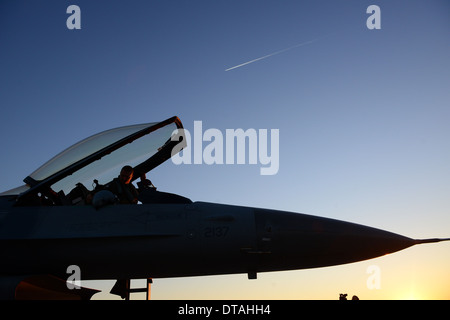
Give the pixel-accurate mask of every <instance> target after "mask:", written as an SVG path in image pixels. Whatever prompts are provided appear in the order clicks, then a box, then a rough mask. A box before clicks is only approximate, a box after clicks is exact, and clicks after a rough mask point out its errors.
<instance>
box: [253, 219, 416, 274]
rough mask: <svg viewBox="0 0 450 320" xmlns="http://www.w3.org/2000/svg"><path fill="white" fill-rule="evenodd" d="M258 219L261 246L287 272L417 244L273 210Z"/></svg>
mask: <svg viewBox="0 0 450 320" xmlns="http://www.w3.org/2000/svg"><path fill="white" fill-rule="evenodd" d="M272 213H275V212H272ZM255 215H256V221H257V229H258V230H259V235H258V236H259V237H260V238H261V237H262V238H263V239H265V240H266V241H265V242H262V241H261V242H260V245H261V246H265V248H264V249H265V250H266V251H270V253H271V257H272V258H271V260H274V261H279V262H280V263H284V264H285V265H284V266H283V267H284V268H286V267H288V265H289V268H291V269H296V268H297V269H298V268H313V267H323V266H331V265H337V264H343V263H350V262H356V261H361V260H366V259H371V258H375V257H378V256H382V255H385V254H388V253H392V252H395V251H399V250H402V249H405V248H407V247H409V246H412V245H414V244H416V242H415V240H413V239H410V238H407V237H404V236H401V235H398V234H395V233H392V232H388V231H384V230H380V229H376V228H371V227H367V226H363V225H359V224H354V223H349V222H344V221H339V220H334V219H328V218H322V217H316V216H311V215H305V214H296V213H289V212H279V211H276V213H275V214H271V212H270V210H261V211H258V212H255ZM268 230H270V234H269V232H268ZM267 239H270V242H269V244H268V241H267ZM269 246H270V249H269Z"/></svg>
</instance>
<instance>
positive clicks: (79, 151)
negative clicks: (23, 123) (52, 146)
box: [5, 117, 185, 198]
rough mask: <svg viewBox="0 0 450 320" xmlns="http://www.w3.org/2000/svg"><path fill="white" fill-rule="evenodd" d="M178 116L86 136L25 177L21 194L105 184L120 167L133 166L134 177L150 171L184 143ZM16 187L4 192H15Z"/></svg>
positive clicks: (65, 190) (116, 174)
mask: <svg viewBox="0 0 450 320" xmlns="http://www.w3.org/2000/svg"><path fill="white" fill-rule="evenodd" d="M182 128H183V125H182V123H181V121H180V119H179V118H178V117H172V118H170V119H167V120H165V121H162V122H155V123H146V124H139V125H131V126H125V127H120V128H115V129H111V130H107V131H103V132H100V133H98V134H95V135H93V136H91V137H89V138H86V139H84V140H82V141H80V142H78V143H76V144H74V145H73V146H71V147H69V148H67V149H66V150H64V151H63V152H61V153H59V154H58V155H56V156H55V157H53V158H52V159H50V160H49V161H48V162H46V163H45V164H44V165H42V166H41V167H40V168H38V169H37V170H36V171H34V172H33V173H31V174H30V175H29V176H28V177H26V178H25V179H24V182H25V183H26V184H27V186H28V188H27V189H24V188H23V187H22V188H17V189H14V190H17V191H16V192H19V191H20V193H21V194H20V196H19V198H20V197H24V196H26V195H29V194H30V193H33V194H35V193H38V192H42V191H43V190H48V189H49V188H50V187H51V189H52V190H54V191H55V192H60V191H63V192H64V193H68V192H69V191H70V190H71V189H73V188H74V187H75V185H76V184H77V183H82V184H84V185H86V186H90V184H91V183H92V181H93V180H94V179H95V180H98V181H99V183H100V184H106V183H108V182H110V181H111V180H112V179H113V178H115V177H117V176H118V174H119V172H120V169H121V167H123V166H124V165H130V166H132V167H133V168H134V171H135V174H134V177H133V180H135V179H138V178H139V177H140V176H141V175H143V174H145V173H147V172H149V171H150V170H152V169H153V168H155V167H157V166H158V165H160V164H161V163H163V162H164V161H166V160H167V159H169V158H170V157H171V156H172V152H173V150H174V151H175V152H179V151H180V150H181V149H182V148H183V147H184V146H185V139H183V138H181V137H182V130H179V131H177V129H182ZM14 190H10V191H9V192H5V194H10V195H11V194H13V193H12V192H13V191H14Z"/></svg>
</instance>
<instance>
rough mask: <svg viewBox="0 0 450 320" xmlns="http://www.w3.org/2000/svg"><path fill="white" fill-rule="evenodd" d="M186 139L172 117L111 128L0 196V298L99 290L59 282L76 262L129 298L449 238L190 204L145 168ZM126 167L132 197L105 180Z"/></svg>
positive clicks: (84, 295) (77, 295)
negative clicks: (141, 289)
mask: <svg viewBox="0 0 450 320" xmlns="http://www.w3.org/2000/svg"><path fill="white" fill-rule="evenodd" d="M185 146H186V144H185V139H183V125H182V123H181V121H180V119H179V118H178V117H172V118H170V119H167V120H165V121H162V122H158V123H147V124H140V125H132V126H126V127H120V128H116V129H112V130H107V131H104V132H101V133H98V134H96V135H94V136H91V137H89V138H87V139H85V140H83V141H81V142H79V143H77V144H75V145H73V146H71V147H69V148H68V149H66V150H64V151H63V152H61V153H60V154H58V155H57V156H55V157H54V158H52V159H51V160H50V161H48V162H47V163H45V164H44V165H42V166H41V167H40V168H39V169H37V170H36V171H34V172H33V173H31V174H30V175H29V176H27V177H26V178H25V179H24V182H25V185H23V186H22V187H19V188H16V189H13V190H10V191H6V192H3V193H1V194H0V257H1V261H0V298H1V299H90V298H91V297H92V295H93V294H95V293H97V292H98V291H97V290H93V289H89V288H80V287H77V286H75V288H74V286H72V287H71V286H69V285H68V282H66V280H67V278H68V268H69V267H71V266H76V267H77V268H79V270H80V271H81V273H80V275H81V279H80V280H102V279H116V280H118V281H117V283H116V285H115V286H114V287H113V289H112V290H111V293H114V294H118V295H120V296H121V297H123V298H128V297H129V293H130V292H131V290H132V289H130V288H129V283H130V282H129V281H130V279H155V278H168V277H186V276H204V275H220V274H238V273H243V274H248V277H249V279H255V278H256V277H257V274H258V273H260V272H269V271H283V270H294V269H305V268H318V267H325V266H333V265H339V264H345V263H351V262H356V261H361V260H366V259H371V258H375V257H379V256H382V255H385V254H388V253H393V252H396V251H399V250H402V249H405V248H408V247H410V246H413V245H416V244H420V243H428V242H438V241H443V240H450V239H424V240H415V239H411V238H408V237H404V236H401V235H398V234H394V233H391V232H387V231H384V230H379V229H375V228H371V227H367V226H363V225H358V224H354V223H350V222H344V221H339V220H334V219H329V218H322V217H317V216H312V215H306V214H300V213H292V212H283V211H277V210H268V209H260V208H251V207H242V206H233V205H223V204H215V203H205V202H192V201H191V200H190V199H188V198H185V197H183V196H180V195H176V194H173V193H165V192H160V191H157V190H155V188H152V186H151V185H149V183H148V182H149V181H147V180H146V179H145V175H146V174H147V173H148V172H150V171H151V170H152V169H154V168H155V167H157V166H158V165H160V164H161V163H163V162H164V161H166V160H168V159H170V158H171V156H172V155H174V154H175V153H177V152H179V151H181V150H182V149H183V147H185ZM125 165H129V166H131V167H132V169H133V175H132V176H130V177H129V178H130V179H129V181H128V182H129V183H132V182H133V181H136V182H138V181H137V179H141V181H140V182H138V184H140V186H139V189H138V200H139V202H138V204H135V203H131V202H130V203H120V201H118V200H117V198H118V195H117V194H114V193H113V192H112V191H111V189H110V188H108V186H110V185H111V184H113V183H114V181H115V180H114V178H115V177H117V175H118V173H119V172H120V171H121V168H123V167H124V166H125ZM93 182H94V183H93ZM91 185H92V189H90V188H89V187H90V186H91ZM148 283H151V281H148ZM149 286H150V285H148V287H149ZM147 289H148V288H147Z"/></svg>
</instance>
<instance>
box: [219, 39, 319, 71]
mask: <svg viewBox="0 0 450 320" xmlns="http://www.w3.org/2000/svg"><path fill="white" fill-rule="evenodd" d="M319 39H320V38H317V39H314V40H309V41H306V42H302V43H299V44H296V45H295V46H292V47H289V48H286V49H283V50H280V51H276V52H273V53H270V54H268V55H265V56H263V57H259V58H256V59H253V60H251V61H247V62H244V63H241V64H238V65H237V66H234V67H231V68H228V69H226V70H225V71H230V70H233V69H236V68H239V67H243V66H245V65H247V64H250V63H253V62H256V61H259V60H263V59H266V58H269V57H272V56H274V55H277V54H280V53H283V52H286V51H288V50H291V49H294V48H297V47H301V46H305V45H307V44H310V43H313V42H316V41H317V40H319Z"/></svg>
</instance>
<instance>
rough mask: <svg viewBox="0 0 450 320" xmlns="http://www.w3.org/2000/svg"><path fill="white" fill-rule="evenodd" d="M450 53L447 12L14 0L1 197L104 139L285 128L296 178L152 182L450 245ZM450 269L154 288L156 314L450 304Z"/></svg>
mask: <svg viewBox="0 0 450 320" xmlns="http://www.w3.org/2000/svg"><path fill="white" fill-rule="evenodd" d="M71 4H76V5H78V6H79V7H80V8H81V30H69V29H68V28H67V27H66V20H67V18H68V17H69V14H67V13H66V9H67V7H68V6H69V5H71ZM372 4H376V5H378V6H379V7H380V9H381V29H380V30H369V29H368V28H367V27H366V20H367V18H368V17H369V16H370V15H369V14H367V13H366V9H367V7H368V6H369V5H372ZM449 40H450V3H449V1H448V0H442V1H438V0H427V1H425V0H421V1H417V0H408V1H406V0H401V1H400V0H397V1H381V0H371V1H363V0H346V1H331V0H327V1H325V0H323V1H299V0H292V1H287V0H282V1H275V0H267V1H260V0H259V1H258V0H239V1H238V0H227V1H222V0H213V1H211V0H210V1H200V0H198V1H197V0H191V1H170V0H165V1H136V0H133V1H124V0H123V1H122V0H121V1H104V0H96V1H82V0H74V1H62V0H54V1H47V0H41V1H22V0H20V1H18V0H3V1H2V2H0V107H1V110H2V117H1V126H0V136H1V137H2V139H1V141H0V149H1V150H2V157H1V164H2V166H1V168H0V179H1V182H2V185H1V189H2V191H3V190H7V189H11V188H14V187H16V186H19V185H21V184H22V180H23V178H25V177H26V176H27V175H28V174H30V173H31V172H32V171H34V170H35V169H36V168H37V167H39V166H40V165H41V164H43V163H44V162H45V161H47V160H48V159H50V158H51V157H52V156H54V155H55V154H57V153H58V152H60V151H62V150H63V149H65V148H66V147H68V146H70V145H71V144H73V143H75V142H77V141H79V140H81V139H83V138H85V137H87V136H90V135H92V134H94V133H97V132H99V131H102V130H106V129H110V128H113V127H118V126H122V125H129V124H136V123H143V122H154V121H160V120H164V119H166V118H169V117H171V116H173V115H177V116H179V117H180V119H181V120H182V122H183V124H184V127H185V128H187V129H189V130H192V131H193V125H194V121H195V120H199V121H202V123H203V129H204V130H206V129H208V128H217V129H219V130H223V132H225V129H237V128H243V129H244V130H246V129H249V128H254V129H269V130H270V129H279V132H280V149H279V152H280V155H279V158H280V165H279V171H278V173H277V174H276V175H273V176H261V175H259V169H260V165H259V164H258V165H250V164H245V165H206V164H201V165H194V164H192V165H179V166H176V165H174V164H173V163H171V162H170V161H168V162H166V163H165V164H163V165H162V166H160V167H158V168H157V169H155V170H154V172H152V173H151V174H150V179H151V180H152V182H153V183H154V184H155V185H156V186H157V187H158V189H159V190H161V191H168V192H175V193H179V194H181V195H184V196H186V197H189V198H190V199H192V200H193V201H209V202H219V203H226V204H236V205H244V206H254V207H263V208H273V209H280V210H287V211H294V212H303V213H308V214H313V215H318V216H325V217H330V218H335V219H339V220H345V221H350V222H355V223H360V224H364V225H368V226H372V227H376V228H380V229H385V230H388V231H392V232H395V233H399V234H402V235H405V236H408V237H411V238H432V237H442V238H445V237H450V183H449V181H450V125H449V122H450V90H449V88H450V60H449V57H450V47H449V44H450V41H449ZM303 43H306V44H305V45H299V44H303ZM297 45H298V46H297ZM288 48H289V50H285V49H288ZM272 53H277V54H275V55H271V54H272ZM265 56H267V57H266V58H264V59H259V60H257V61H254V62H253V63H250V64H246V65H242V66H241V67H239V68H234V69H232V70H229V71H225V70H227V69H229V68H231V67H233V66H238V65H240V64H244V63H246V62H249V61H252V60H255V59H258V58H261V57H265ZM372 265H376V266H377V267H379V269H380V271H381V288H380V289H373V290H370V289H368V287H367V284H366V281H367V279H368V277H369V276H370V275H369V274H368V273H367V272H366V271H367V268H368V267H369V266H372ZM448 270H450V243H438V244H427V245H421V246H415V247H412V248H409V249H406V250H404V251H401V252H398V253H395V254H392V255H389V256H385V257H381V258H377V259H373V260H368V261H364V262H359V263H354V264H348V265H342V266H336V267H328V268H320V269H312V270H299V271H289V272H276V273H263V274H259V275H258V279H257V280H251V281H250V280H247V276H246V275H245V274H242V275H233V276H214V277H212V276H211V277H196V278H185V279H155V281H154V284H153V287H152V288H153V289H152V298H153V299H337V298H338V297H339V293H348V294H349V296H352V295H354V294H355V295H358V296H359V297H360V298H361V299H407V298H418V299H450V273H449V272H448ZM112 284H113V282H108V281H103V282H88V285H89V286H91V287H98V288H100V287H101V288H106V290H107V291H109V287H111V286H112ZM96 297H97V298H103V299H107V298H114V296H111V295H107V294H105V295H103V294H102V295H97V296H96Z"/></svg>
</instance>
